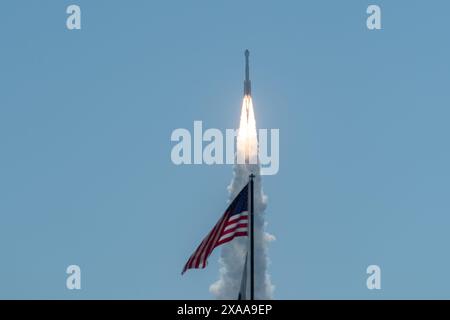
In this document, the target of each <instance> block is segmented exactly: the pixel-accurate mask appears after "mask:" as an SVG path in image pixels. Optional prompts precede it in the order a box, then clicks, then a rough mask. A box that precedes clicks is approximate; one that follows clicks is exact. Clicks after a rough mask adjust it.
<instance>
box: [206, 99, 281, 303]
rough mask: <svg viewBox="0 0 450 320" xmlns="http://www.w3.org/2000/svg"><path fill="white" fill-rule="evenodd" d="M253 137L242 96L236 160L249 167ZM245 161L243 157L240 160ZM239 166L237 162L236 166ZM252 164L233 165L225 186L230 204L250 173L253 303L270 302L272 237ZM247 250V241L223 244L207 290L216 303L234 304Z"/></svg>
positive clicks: (253, 127) (255, 166) (249, 105)
mask: <svg viewBox="0 0 450 320" xmlns="http://www.w3.org/2000/svg"><path fill="white" fill-rule="evenodd" d="M257 143H258V142H257V136H256V124H255V117H254V112H253V104H252V100H251V97H250V96H245V97H244V101H243V105H242V112H241V121H240V126H239V133H238V137H237V157H238V158H239V156H241V157H243V153H245V154H246V155H247V157H248V158H249V159H250V163H252V162H251V161H252V159H253V158H254V159H257V149H258V145H257ZM244 158H245V156H244ZM238 163H239V162H238ZM254 163H256V164H236V165H235V166H234V168H233V179H232V181H231V184H230V185H229V186H228V191H229V194H230V201H232V200H233V199H234V198H235V197H236V195H237V194H238V193H239V191H241V190H242V188H243V187H244V186H245V185H246V184H247V183H248V179H249V175H250V174H251V173H253V174H254V175H255V176H256V177H255V180H254V181H255V182H254V200H255V203H254V204H255V207H254V209H255V221H254V227H255V233H254V236H255V238H254V239H255V247H254V248H255V251H254V257H255V299H272V297H273V291H274V286H273V285H272V283H271V280H270V276H269V274H268V272H267V267H268V263H269V259H268V255H267V247H268V243H269V242H270V241H272V240H274V239H275V237H274V236H273V235H270V234H269V233H267V232H265V226H266V223H265V218H264V215H265V214H264V210H265V208H266V203H267V197H266V196H265V195H264V192H263V190H262V186H261V176H260V167H259V164H257V161H254ZM247 249H248V239H247V238H246V237H239V238H236V239H234V240H233V241H231V242H230V243H228V244H226V245H224V246H223V248H222V252H221V257H220V259H219V263H220V265H221V267H220V271H219V280H217V281H216V282H215V283H213V284H212V285H211V286H210V292H211V293H212V294H214V295H215V296H216V298H217V299H224V300H226V299H229V300H234V299H236V298H237V296H238V293H239V289H240V285H241V278H242V271H243V267H244V261H245V254H246V253H247Z"/></svg>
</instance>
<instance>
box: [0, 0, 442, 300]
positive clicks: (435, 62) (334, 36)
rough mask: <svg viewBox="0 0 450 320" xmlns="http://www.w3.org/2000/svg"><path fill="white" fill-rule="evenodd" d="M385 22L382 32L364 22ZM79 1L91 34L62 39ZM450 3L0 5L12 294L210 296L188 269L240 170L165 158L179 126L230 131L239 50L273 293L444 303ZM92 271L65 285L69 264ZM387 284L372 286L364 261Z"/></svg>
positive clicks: (235, 111) (0, 240) (211, 269)
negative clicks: (253, 121)
mask: <svg viewBox="0 0 450 320" xmlns="http://www.w3.org/2000/svg"><path fill="white" fill-rule="evenodd" d="M371 3H375V4H379V5H380V6H381V8H382V19H383V20H382V26H383V30H381V31H375V32H373V31H368V30H367V28H366V25H365V19H366V8H367V6H368V5H369V4H371ZM69 4H78V5H80V6H81V10H82V30H80V31H68V30H67V29H66V26H65V20H66V16H67V15H66V13H65V10H66V7H67V6H68V5H69ZM449 12H450V3H448V1H438V0H436V1H424V0H423V1H398V0H397V1H382V0H374V1H370V2H369V1H361V0H352V1H348V0H345V1H344V0H341V1H318V0H314V1H313V0H310V1H280V2H275V1H260V0H258V1H237V0H236V1H206V0H204V1H194V0H193V1H137V0H136V1H123V0H120V1H118V0H117V1H104V0H96V1H85V0H84V1H82V0H76V1H75V0H74V1H60V0H58V1H57V0H54V1H48V0H45V1H44V0H43V1H18V0H14V1H12V0H9V1H2V3H1V5H0V39H1V45H0V88H1V90H0V195H1V196H0V218H1V222H0V298H61V299H77V298H87V299H90V298H105V299H108V298H125V299H132V298H137V299H161V298H168V299H171V298H177V299H183V298H190V299H196V298H198V299H209V298H211V295H210V294H209V291H208V287H209V285H210V284H211V283H212V282H214V281H215V280H216V279H217V277H218V263H217V259H218V256H219V252H218V250H217V251H215V252H214V253H213V255H212V257H211V259H210V264H209V266H208V268H207V269H205V270H202V271H196V270H194V271H189V272H188V273H187V274H186V275H185V276H183V277H181V276H180V271H181V268H182V266H183V264H184V262H185V261H186V259H187V258H188V256H189V255H190V254H191V252H192V251H193V250H194V249H195V246H196V245H197V244H198V241H199V240H200V239H201V238H202V237H203V236H204V235H205V234H206V233H207V232H208V231H209V229H210V227H211V226H212V225H213V224H214V223H215V221H216V219H217V218H218V216H219V215H220V214H222V212H223V210H224V209H225V206H226V200H227V191H226V187H227V185H228V184H229V182H230V180H231V178H232V168H231V167H230V166H226V165H224V166H211V167H208V166H180V167H176V166H174V165H173V164H172V162H171V160H170V151H171V148H172V146H173V143H171V141H170V134H171V132H172V130H174V129H175V128H180V127H186V128H192V125H193V121H194V120H203V122H204V125H205V126H206V127H214V128H219V129H226V128H234V127H236V126H237V124H238V120H239V111H240V110H239V109H240V103H241V98H242V81H243V76H244V75H243V72H244V71H243V51H244V49H246V48H249V49H250V50H251V63H252V70H251V76H252V85H253V88H252V89H253V96H254V104H255V113H256V118H257V125H258V126H259V127H263V128H279V129H280V139H281V141H280V144H281V146H280V171H279V174H277V175H276V176H271V177H264V180H263V183H264V189H265V192H266V194H267V195H268V197H269V205H268V210H267V219H268V221H269V225H268V230H269V231H270V232H271V233H273V234H275V235H276V237H277V240H276V241H275V242H274V243H272V245H271V247H270V257H271V260H272V264H271V266H270V272H271V274H272V278H273V282H274V284H275V285H276V291H275V297H276V298H278V299H311V298H343V299H345V298H362V299H379V298H387V299H390V298H450V289H449V287H450V275H449V270H450V254H449V250H448V244H449V242H450V233H449V227H450V215H449V213H450V202H449V189H450V188H449V180H450V169H449V168H450V167H449V163H450V151H449V147H448V139H449V135H450V126H449V125H448V123H449V119H450V107H449V106H450V90H449V88H448V86H449V80H450V63H449V57H450V45H449V41H448V35H449V24H448V13H449ZM70 264H77V265H79V266H80V267H81V269H82V290H80V291H68V290H67V289H66V287H65V281H66V274H65V269H66V267H67V266H68V265H70ZM370 264H377V265H379V266H380V267H381V269H382V290H381V291H369V290H368V289H367V288H366V273H365V272H366V267H367V266H368V265H370Z"/></svg>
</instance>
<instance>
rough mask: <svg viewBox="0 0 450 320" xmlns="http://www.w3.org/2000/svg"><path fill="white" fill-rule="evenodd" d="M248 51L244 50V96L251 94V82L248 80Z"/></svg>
mask: <svg viewBox="0 0 450 320" xmlns="http://www.w3.org/2000/svg"><path fill="white" fill-rule="evenodd" d="M249 56H250V51H248V50H245V80H244V96H251V95H252V83H251V82H250V65H249V61H248V60H249Z"/></svg>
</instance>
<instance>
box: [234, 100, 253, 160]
mask: <svg viewBox="0 0 450 320" xmlns="http://www.w3.org/2000/svg"><path fill="white" fill-rule="evenodd" d="M257 161H258V138H257V133H256V121H255V114H254V111H253V101H252V97H251V96H248V95H246V96H244V99H243V101H242V110H241V120H240V124H239V130H238V136H237V163H238V164H257Z"/></svg>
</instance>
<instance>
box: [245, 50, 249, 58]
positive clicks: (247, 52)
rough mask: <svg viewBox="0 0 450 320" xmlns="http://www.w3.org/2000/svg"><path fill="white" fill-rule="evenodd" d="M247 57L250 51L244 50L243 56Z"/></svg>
mask: <svg viewBox="0 0 450 320" xmlns="http://www.w3.org/2000/svg"><path fill="white" fill-rule="evenodd" d="M249 55H250V51H248V49H247V50H245V56H246V57H248V56H249Z"/></svg>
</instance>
